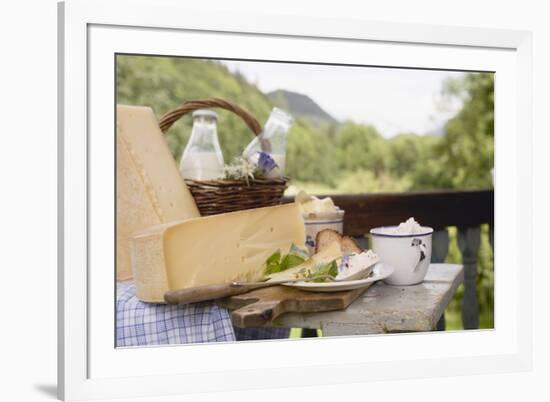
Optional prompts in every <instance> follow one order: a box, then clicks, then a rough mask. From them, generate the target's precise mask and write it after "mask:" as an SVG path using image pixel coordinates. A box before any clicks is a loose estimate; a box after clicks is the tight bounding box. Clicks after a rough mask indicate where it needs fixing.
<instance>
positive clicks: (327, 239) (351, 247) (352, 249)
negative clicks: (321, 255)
mask: <svg viewBox="0 0 550 402" xmlns="http://www.w3.org/2000/svg"><path fill="white" fill-rule="evenodd" d="M334 241H338V242H339V243H340V247H341V249H342V252H343V253H345V254H350V253H361V252H362V251H363V249H362V248H361V247H359V245H358V244H357V242H356V241H355V240H353V239H352V238H351V237H349V236H342V235H341V234H340V233H339V232H337V231H336V230H333V229H323V230H321V231H319V232H318V233H317V236H316V237H315V254H317V253H318V252H320V251H323V250H324V249H326V248H327V247H328V246H329V245H330V244H332V243H333V242H334Z"/></svg>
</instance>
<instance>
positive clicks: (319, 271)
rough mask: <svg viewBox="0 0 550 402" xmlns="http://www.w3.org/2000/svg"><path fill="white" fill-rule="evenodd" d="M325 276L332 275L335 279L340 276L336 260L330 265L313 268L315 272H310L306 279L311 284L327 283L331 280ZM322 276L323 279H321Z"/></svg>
mask: <svg viewBox="0 0 550 402" xmlns="http://www.w3.org/2000/svg"><path fill="white" fill-rule="evenodd" d="M325 275H330V276H332V277H333V278H335V277H336V275H338V264H336V260H333V261H332V262H329V263H328V264H319V265H316V266H315V267H313V271H312V272H309V273H308V275H307V276H306V278H305V279H306V280H307V281H310V282H327V281H329V280H330V278H325V277H324V276H325ZM321 276H323V277H322V278H321Z"/></svg>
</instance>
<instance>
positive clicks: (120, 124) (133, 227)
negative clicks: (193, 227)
mask: <svg viewBox="0 0 550 402" xmlns="http://www.w3.org/2000/svg"><path fill="white" fill-rule="evenodd" d="M116 145H117V147H116V156H117V160H116V179H117V180H116V187H117V188H116V194H117V204H116V215H117V216H116V236H117V244H116V263H117V265H116V270H117V279H118V280H125V279H129V278H131V276H132V270H131V264H130V252H129V238H130V237H131V236H132V235H133V234H134V233H136V232H138V231H141V230H143V229H145V228H148V227H150V226H153V225H158V224H161V223H164V222H171V221H175V220H181V219H187V218H194V217H198V216H199V215H200V214H199V211H198V209H197V206H196V204H195V201H194V199H193V197H192V195H191V193H190V192H189V190H188V188H187V186H186V185H185V183H184V181H183V179H182V178H181V176H180V174H179V171H178V168H177V165H176V162H175V160H174V158H173V157H172V154H171V153H170V150H169V149H168V145H167V144H166V141H165V140H164V135H163V134H162V132H161V131H160V128H159V126H158V122H157V119H156V117H155V115H154V113H153V110H152V109H151V108H149V107H142V106H123V105H117V133H116Z"/></svg>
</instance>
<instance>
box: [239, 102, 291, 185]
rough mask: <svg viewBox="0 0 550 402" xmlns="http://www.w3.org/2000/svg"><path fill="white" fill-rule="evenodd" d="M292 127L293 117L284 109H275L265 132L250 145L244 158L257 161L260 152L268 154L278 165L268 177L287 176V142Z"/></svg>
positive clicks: (268, 120) (245, 151)
mask: <svg viewBox="0 0 550 402" xmlns="http://www.w3.org/2000/svg"><path fill="white" fill-rule="evenodd" d="M291 125H292V116H291V115H290V114H288V113H287V112H285V111H284V110H282V109H279V108H276V107H274V108H273V110H272V111H271V114H270V115H269V118H268V119H267V123H265V126H264V130H263V131H262V132H261V133H260V135H258V136H257V137H256V138H254V139H253V140H252V142H250V144H248V146H247V147H246V148H245V150H244V152H243V156H244V157H247V158H252V159H253V160H254V161H257V159H258V156H259V152H261V151H263V152H266V153H268V154H269V155H270V156H271V157H272V158H273V159H274V160H275V162H276V163H277V165H278V167H277V168H275V169H273V170H272V171H271V172H270V173H269V174H268V177H280V176H283V175H284V174H285V160H286V140H287V136H288V130H289V129H290V126H291Z"/></svg>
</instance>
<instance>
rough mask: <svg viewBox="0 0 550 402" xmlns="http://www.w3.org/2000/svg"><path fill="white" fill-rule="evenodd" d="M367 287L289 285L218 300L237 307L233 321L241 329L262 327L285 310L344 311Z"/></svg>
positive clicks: (220, 302) (296, 311) (228, 305)
mask: <svg viewBox="0 0 550 402" xmlns="http://www.w3.org/2000/svg"><path fill="white" fill-rule="evenodd" d="M367 289H368V286H367V287H364V288H361V289H355V290H347V291H342V292H330V293H325V292H306V291H303V290H300V289H297V288H292V287H288V286H272V287H269V288H264V289H258V290H253V291H251V292H248V293H244V294H241V295H237V296H231V297H227V298H225V299H219V300H217V301H216V304H218V305H219V306H221V307H224V308H227V309H229V310H233V311H232V313H231V321H232V322H233V325H234V326H236V327H239V328H250V327H259V326H263V325H266V324H268V323H270V322H271V321H273V320H275V319H276V318H277V317H279V316H280V315H281V314H284V313H318V312H321V311H333V310H344V309H345V308H346V307H348V306H349V305H350V304H351V303H352V302H353V301H354V300H355V299H357V298H358V297H359V296H361V294H363V293H364V292H365V291H366V290H367Z"/></svg>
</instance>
